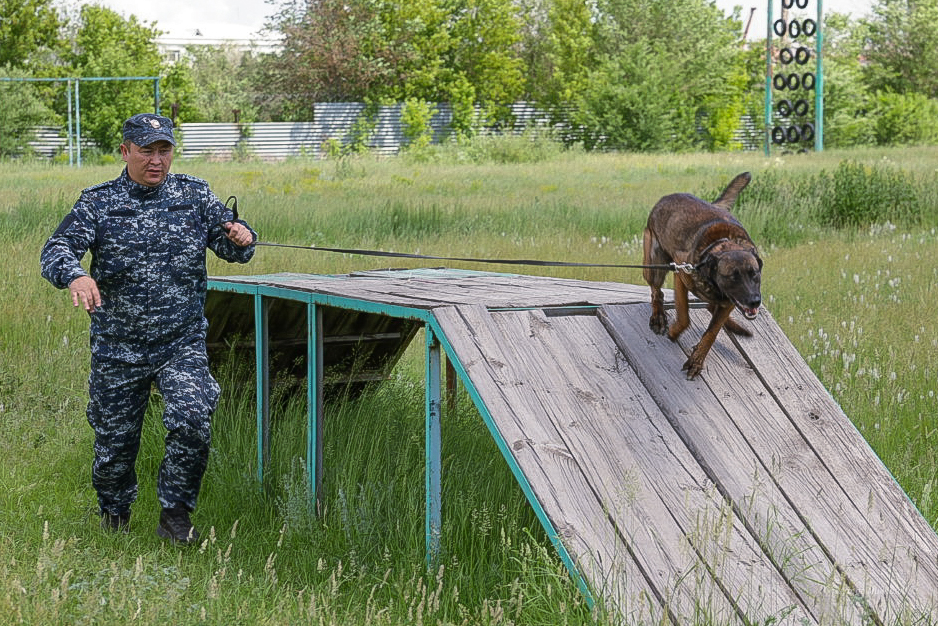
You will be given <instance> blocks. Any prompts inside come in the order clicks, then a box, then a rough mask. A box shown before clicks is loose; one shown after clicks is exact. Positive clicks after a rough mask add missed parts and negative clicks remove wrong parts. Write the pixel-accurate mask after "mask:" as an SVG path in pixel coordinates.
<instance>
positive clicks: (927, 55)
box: [863, 0, 938, 98]
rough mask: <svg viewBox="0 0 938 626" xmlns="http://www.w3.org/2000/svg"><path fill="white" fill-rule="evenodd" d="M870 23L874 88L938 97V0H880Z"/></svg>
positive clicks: (869, 73) (868, 73)
mask: <svg viewBox="0 0 938 626" xmlns="http://www.w3.org/2000/svg"><path fill="white" fill-rule="evenodd" d="M866 25H867V28H868V30H867V41H866V45H865V46H864V49H863V53H864V55H865V56H866V62H867V64H866V67H865V69H864V77H865V79H866V83H867V85H868V87H869V88H870V90H871V91H891V92H895V93H921V94H924V95H926V96H928V97H930V98H935V97H938V27H936V25H938V0H878V2H876V4H874V5H873V10H872V15H871V16H870V17H869V18H867V20H866Z"/></svg>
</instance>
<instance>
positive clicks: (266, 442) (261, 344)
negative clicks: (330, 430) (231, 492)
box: [254, 294, 270, 486]
mask: <svg viewBox="0 0 938 626" xmlns="http://www.w3.org/2000/svg"><path fill="white" fill-rule="evenodd" d="M269 311H270V302H269V301H268V300H267V299H265V298H264V297H263V296H261V295H260V294H258V295H255V296H254V352H255V358H256V368H257V481H258V482H259V483H260V484H261V486H263V485H264V467H265V465H266V464H267V459H268V457H269V456H270V367H269V366H270V358H269V357H270V351H269V338H270V336H269V332H268V317H269V315H268V314H269Z"/></svg>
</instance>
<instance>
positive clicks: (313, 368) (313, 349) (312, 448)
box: [306, 302, 323, 513]
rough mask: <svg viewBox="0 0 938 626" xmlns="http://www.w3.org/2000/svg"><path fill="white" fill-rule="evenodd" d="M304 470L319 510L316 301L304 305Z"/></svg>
mask: <svg viewBox="0 0 938 626" xmlns="http://www.w3.org/2000/svg"><path fill="white" fill-rule="evenodd" d="M306 321H307V340H306V394H307V395H306V400H307V422H306V473H307V476H309V489H310V496H311V497H312V499H313V502H315V503H316V512H317V513H320V512H321V511H322V506H321V505H322V500H321V499H322V474H323V458H322V435H323V408H322V407H323V398H322V376H323V372H322V369H323V336H322V309H321V308H320V307H318V306H317V305H316V304H315V303H313V302H310V303H308V304H307V305H306Z"/></svg>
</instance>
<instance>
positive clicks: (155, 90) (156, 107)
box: [153, 76, 160, 115]
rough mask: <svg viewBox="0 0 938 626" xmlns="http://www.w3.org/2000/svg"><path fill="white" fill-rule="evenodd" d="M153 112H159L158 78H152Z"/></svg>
mask: <svg viewBox="0 0 938 626" xmlns="http://www.w3.org/2000/svg"><path fill="white" fill-rule="evenodd" d="M153 112H154V113H156V114H157V115H159V114H160V78H159V76H157V77H156V78H154V79H153Z"/></svg>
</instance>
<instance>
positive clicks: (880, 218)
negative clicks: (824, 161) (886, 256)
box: [816, 161, 924, 228]
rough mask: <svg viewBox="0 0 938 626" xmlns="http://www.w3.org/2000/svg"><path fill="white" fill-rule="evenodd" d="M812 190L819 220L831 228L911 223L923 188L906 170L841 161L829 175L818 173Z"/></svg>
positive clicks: (915, 214) (917, 211)
mask: <svg viewBox="0 0 938 626" xmlns="http://www.w3.org/2000/svg"><path fill="white" fill-rule="evenodd" d="M819 179H820V180H819V182H820V183H821V184H819V185H818V188H817V189H816V192H817V197H818V198H819V200H820V203H819V215H818V219H819V221H820V222H821V223H822V224H824V225H827V226H833V227H835V228H844V227H857V226H866V225H869V224H876V223H883V222H886V221H890V222H896V223H903V224H908V223H913V222H916V221H918V219H919V217H920V215H919V213H920V211H919V209H918V206H919V205H920V203H919V202H917V200H918V198H919V197H920V195H921V194H922V193H923V192H924V190H922V189H920V187H921V185H920V184H919V183H918V182H917V181H916V180H915V179H914V178H913V176H912V175H911V174H909V173H908V172H903V171H898V170H895V169H891V168H889V167H886V166H870V165H863V164H861V163H857V162H855V161H843V162H842V163H841V164H840V165H839V166H838V167H837V169H836V170H835V171H834V173H833V175H828V174H826V173H822V174H821V175H820V176H819Z"/></svg>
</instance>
